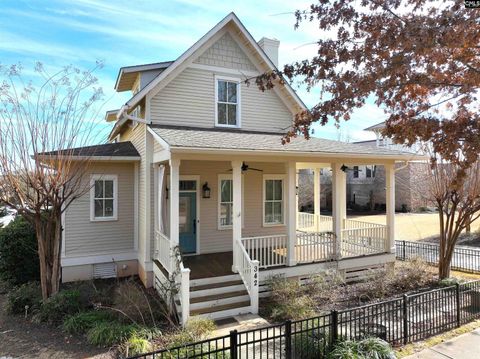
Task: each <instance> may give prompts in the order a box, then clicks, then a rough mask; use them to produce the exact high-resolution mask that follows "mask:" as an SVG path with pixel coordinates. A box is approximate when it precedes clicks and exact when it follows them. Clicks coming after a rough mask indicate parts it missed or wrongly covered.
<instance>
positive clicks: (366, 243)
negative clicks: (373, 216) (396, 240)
mask: <svg viewBox="0 0 480 359" xmlns="http://www.w3.org/2000/svg"><path fill="white" fill-rule="evenodd" d="M386 243H387V226H385V225H382V224H377V225H374V226H371V227H365V228H351V229H344V230H342V241H341V249H342V257H356V256H361V255H369V254H377V253H385V252H386V251H387V249H386Z"/></svg>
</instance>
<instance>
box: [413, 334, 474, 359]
mask: <svg viewBox="0 0 480 359" xmlns="http://www.w3.org/2000/svg"><path fill="white" fill-rule="evenodd" d="M479 353H480V329H476V330H474V331H473V332H470V333H467V334H463V335H460V336H458V337H456V338H453V339H450V340H447V341H445V342H443V343H441V344H438V345H435V346H433V347H431V348H427V349H424V350H422V351H421V352H418V353H416V354H413V355H410V356H408V357H405V358H404V359H407V358H408V359H414V358H420V359H444V358H450V359H473V358H478V357H480V354H479Z"/></svg>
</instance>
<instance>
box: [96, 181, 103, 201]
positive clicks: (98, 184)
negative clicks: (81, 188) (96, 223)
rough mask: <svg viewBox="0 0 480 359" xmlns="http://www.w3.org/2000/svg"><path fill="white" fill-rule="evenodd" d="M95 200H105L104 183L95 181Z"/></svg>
mask: <svg viewBox="0 0 480 359" xmlns="http://www.w3.org/2000/svg"><path fill="white" fill-rule="evenodd" d="M95 198H103V181H100V180H98V181H95Z"/></svg>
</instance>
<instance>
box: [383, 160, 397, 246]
mask: <svg viewBox="0 0 480 359" xmlns="http://www.w3.org/2000/svg"><path fill="white" fill-rule="evenodd" d="M385 182H386V185H387V188H386V202H387V241H386V248H385V249H386V251H387V252H389V253H395V165H394V164H393V163H392V164H388V165H385Z"/></svg>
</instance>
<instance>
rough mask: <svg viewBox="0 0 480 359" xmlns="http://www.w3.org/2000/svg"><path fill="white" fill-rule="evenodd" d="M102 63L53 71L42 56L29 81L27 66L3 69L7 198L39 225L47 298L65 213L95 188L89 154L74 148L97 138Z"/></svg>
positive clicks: (56, 277)
mask: <svg viewBox="0 0 480 359" xmlns="http://www.w3.org/2000/svg"><path fill="white" fill-rule="evenodd" d="M101 66H102V65H101V64H100V63H97V64H96V66H95V67H94V68H93V69H92V70H90V71H80V70H79V69H76V68H73V67H65V68H63V69H61V70H60V71H58V72H55V73H53V74H49V73H48V72H47V70H46V69H45V68H44V66H43V65H42V64H40V63H38V64H37V65H36V66H35V68H34V71H33V72H30V73H31V74H32V75H31V80H32V81H28V82H27V81H26V80H25V77H24V76H23V74H22V70H23V69H22V67H21V65H13V66H9V67H5V66H4V67H1V68H0V73H1V76H2V79H1V80H0V178H1V181H0V196H1V197H0V203H2V202H3V204H6V205H8V206H10V207H12V208H14V209H16V210H17V212H18V214H19V215H22V216H23V217H24V218H25V219H26V220H27V221H29V222H30V223H32V225H33V226H34V228H35V232H36V237H37V242H38V256H39V262H40V279H41V288H42V296H43V298H44V299H46V298H48V297H50V296H51V295H52V294H55V293H56V292H58V290H59V285H60V257H61V250H62V248H61V246H62V231H63V228H62V221H61V218H62V214H63V213H64V212H65V210H66V209H67V208H68V206H69V205H70V204H71V203H72V201H73V200H75V199H76V198H78V197H79V196H81V195H82V194H84V193H85V192H86V191H88V190H89V184H88V182H87V181H84V180H83V177H84V174H85V173H86V172H87V170H88V166H89V165H90V163H91V161H90V158H89V157H88V155H86V156H83V157H78V156H74V153H73V151H71V150H68V149H69V148H73V147H79V146H84V145H86V144H90V143H92V142H93V141H95V140H96V137H98V133H99V131H98V130H96V128H98V122H96V120H95V119H96V118H98V112H97V111H96V108H97V106H96V105H97V104H98V102H99V101H100V99H101V98H102V96H103V94H102V89H101V88H100V87H96V84H97V79H96V78H95V77H94V76H93V71H95V70H97V69H98V68H99V67H101ZM29 77H30V76H29ZM34 83H37V84H40V85H39V86H35V85H34ZM97 140H98V138H97ZM59 149H67V150H64V151H58V150H59ZM19 265H21V263H19Z"/></svg>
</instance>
